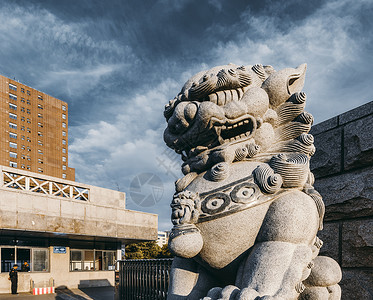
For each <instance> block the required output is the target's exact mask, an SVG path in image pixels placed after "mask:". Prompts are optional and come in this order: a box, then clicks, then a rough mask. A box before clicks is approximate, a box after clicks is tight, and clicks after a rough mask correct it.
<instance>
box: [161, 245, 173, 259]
mask: <svg viewBox="0 0 373 300" xmlns="http://www.w3.org/2000/svg"><path fill="white" fill-rule="evenodd" d="M172 257H174V256H173V255H172V254H171V252H170V249H168V245H167V244H164V245H163V246H162V248H161V251H160V252H159V253H158V258H172Z"/></svg>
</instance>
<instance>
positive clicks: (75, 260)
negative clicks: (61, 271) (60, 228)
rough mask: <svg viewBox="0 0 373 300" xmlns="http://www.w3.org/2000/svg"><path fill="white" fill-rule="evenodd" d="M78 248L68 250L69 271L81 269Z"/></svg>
mask: <svg viewBox="0 0 373 300" xmlns="http://www.w3.org/2000/svg"><path fill="white" fill-rule="evenodd" d="M82 254H83V253H82V251H80V250H71V251H70V271H80V270H82V260H83V255H82Z"/></svg>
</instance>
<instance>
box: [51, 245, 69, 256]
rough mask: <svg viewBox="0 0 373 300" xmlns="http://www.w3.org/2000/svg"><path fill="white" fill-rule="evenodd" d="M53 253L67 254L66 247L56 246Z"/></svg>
mask: <svg viewBox="0 0 373 300" xmlns="http://www.w3.org/2000/svg"><path fill="white" fill-rule="evenodd" d="M53 253H59V254H65V253H66V247H61V246H54V247H53Z"/></svg>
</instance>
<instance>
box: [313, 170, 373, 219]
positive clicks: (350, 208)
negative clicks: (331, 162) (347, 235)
mask: <svg viewBox="0 0 373 300" xmlns="http://www.w3.org/2000/svg"><path fill="white" fill-rule="evenodd" d="M315 188H316V189H317V191H318V192H319V193H320V194H321V196H323V200H324V202H325V206H326V215H325V220H326V221H329V220H340V219H343V218H355V217H366V216H371V215H373V166H372V167H368V168H365V169H363V170H355V171H353V172H349V173H344V174H342V175H339V176H333V177H327V178H320V179H317V180H316V182H315Z"/></svg>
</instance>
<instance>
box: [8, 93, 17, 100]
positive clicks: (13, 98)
mask: <svg viewBox="0 0 373 300" xmlns="http://www.w3.org/2000/svg"><path fill="white" fill-rule="evenodd" d="M9 99H10V100H14V101H16V100H17V96H16V95H13V94H11V93H9Z"/></svg>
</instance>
